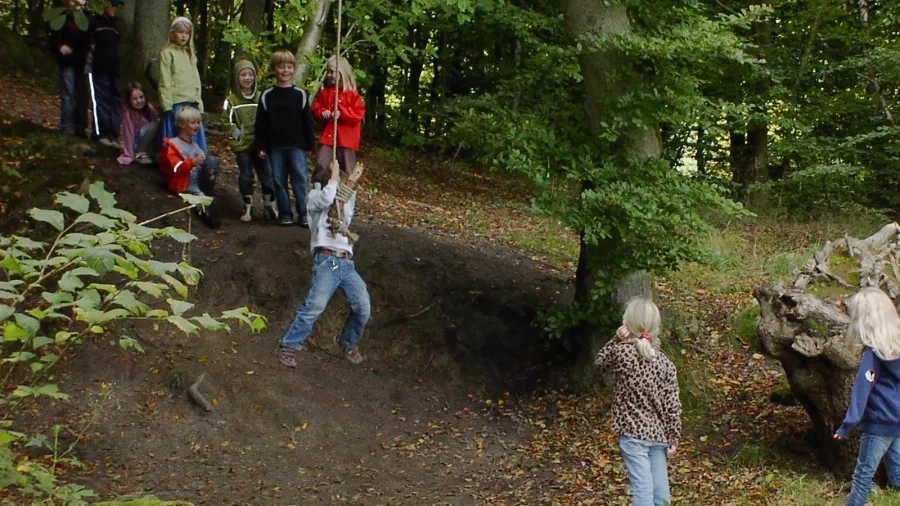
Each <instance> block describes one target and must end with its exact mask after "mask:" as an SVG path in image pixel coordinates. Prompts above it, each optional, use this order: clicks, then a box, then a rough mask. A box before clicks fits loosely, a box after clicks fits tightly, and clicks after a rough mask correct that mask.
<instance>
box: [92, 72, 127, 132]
mask: <svg viewBox="0 0 900 506" xmlns="http://www.w3.org/2000/svg"><path fill="white" fill-rule="evenodd" d="M88 84H90V86H91V99H92V100H93V102H94V131H93V132H92V134H93V136H94V137H109V138H111V139H118V138H119V129H120V128H121V126H122V92H120V91H119V76H118V75H116V74H105V73H103V74H88Z"/></svg>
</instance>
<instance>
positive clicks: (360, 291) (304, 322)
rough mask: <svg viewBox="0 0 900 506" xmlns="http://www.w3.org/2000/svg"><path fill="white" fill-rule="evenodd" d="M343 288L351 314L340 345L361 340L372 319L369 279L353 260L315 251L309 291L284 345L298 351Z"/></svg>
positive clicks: (298, 310)
mask: <svg viewBox="0 0 900 506" xmlns="http://www.w3.org/2000/svg"><path fill="white" fill-rule="evenodd" d="M338 288H340V289H341V290H343V291H344V297H345V298H346V299H347V305H349V306H350V314H348V315H347V320H346V321H344V328H343V329H342V330H341V334H340V336H339V337H338V344H339V345H340V346H341V347H342V348H344V349H351V348H354V347H356V345H357V344H358V343H359V340H360V339H362V334H363V330H364V329H365V327H366V322H367V321H369V312H370V310H371V308H370V306H369V292H368V291H367V290H366V282H365V281H363V279H362V278H361V277H360V276H359V274H358V273H357V272H356V268H355V267H354V266H353V261H352V260H350V259H346V258H338V257H335V256H331V255H323V254H321V253H316V255H315V256H313V274H312V279H311V280H310V282H309V293H307V294H306V299H305V300H304V301H303V302H302V303H301V304H300V306H298V307H297V312H296V313H294V318H293V319H292V320H291V323H290V325H288V328H287V331H286V332H285V333H284V337H283V338H281V345H282V346H285V347H287V348H293V349H295V350H299V349H301V348H302V347H303V342H304V341H306V338H308V337H309V335H310V334H311V333H312V329H313V325H314V324H315V323H316V320H317V319H318V318H319V315H321V314H322V311H324V310H325V306H327V305H328V301H329V300H331V296H332V295H334V292H335V290H337V289H338Z"/></svg>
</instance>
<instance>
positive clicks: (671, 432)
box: [594, 339, 681, 446]
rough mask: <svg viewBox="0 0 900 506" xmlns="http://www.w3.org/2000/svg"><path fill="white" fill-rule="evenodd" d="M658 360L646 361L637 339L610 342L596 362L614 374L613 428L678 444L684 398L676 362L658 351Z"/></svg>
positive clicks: (619, 431)
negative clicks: (681, 392)
mask: <svg viewBox="0 0 900 506" xmlns="http://www.w3.org/2000/svg"><path fill="white" fill-rule="evenodd" d="M657 352H658V354H657V358H656V359H655V360H644V359H643V358H641V356H640V355H639V354H638V352H637V350H636V349H635V348H634V341H633V340H627V341H624V342H618V341H616V340H615V339H613V340H612V341H610V342H609V343H607V344H606V345H605V346H604V347H603V348H601V349H600V352H599V353H597V357H596V359H595V360H594V363H595V364H596V365H597V367H598V368H600V369H601V370H604V371H608V372H612V373H613V376H614V377H615V387H614V389H613V407H612V419H613V422H612V430H613V432H614V433H616V434H619V435H622V436H629V437H633V438H635V439H641V440H644V441H655V442H660V443H668V445H669V446H676V445H677V444H678V440H679V439H681V400H680V399H679V398H678V377H677V372H676V371H675V364H673V363H672V361H671V360H669V357H667V356H665V354H663V353H662V351H660V350H657Z"/></svg>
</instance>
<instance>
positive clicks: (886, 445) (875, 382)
mask: <svg viewBox="0 0 900 506" xmlns="http://www.w3.org/2000/svg"><path fill="white" fill-rule="evenodd" d="M848 312H849V314H850V324H849V326H848V327H847V338H848V340H849V341H851V342H853V343H854V344H860V343H861V344H862V345H863V351H862V357H861V358H860V362H859V370H858V371H857V373H856V380H855V381H854V383H853V390H852V391H851V393H850V406H849V407H848V408H847V414H846V416H845V417H844V423H843V424H841V426H840V427H839V428H838V430H837V431H836V432H835V434H834V437H835V439H844V438H846V437H847V433H848V432H849V431H850V430H851V429H853V428H854V427H856V426H857V425H858V426H859V431H860V432H861V433H862V435H861V437H860V440H859V457H857V460H856V469H855V470H854V471H853V479H852V481H851V484H850V496H849V497H848V498H847V506H865V504H866V499H867V498H868V495H869V489H871V488H872V477H873V476H875V470H876V469H878V464H879V463H880V462H881V459H882V457H883V458H884V463H885V468H886V469H887V477H888V484H890V486H891V487H893V488H895V489H896V488H900V397H898V396H897V391H898V390H900V318H898V316H897V309H896V307H895V306H894V302H893V301H892V300H891V298H890V297H888V296H887V294H886V293H884V292H883V291H881V290H879V289H878V288H874V287H868V288H863V289H862V290H860V291H859V292H858V293H857V294H856V295H854V296H853V298H852V299H851V300H850V304H849V307H848Z"/></svg>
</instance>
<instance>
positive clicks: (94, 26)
mask: <svg viewBox="0 0 900 506" xmlns="http://www.w3.org/2000/svg"><path fill="white" fill-rule="evenodd" d="M90 34H91V47H90V51H89V52H88V58H87V68H88V70H89V71H90V72H93V73H95V74H115V75H119V39H120V38H121V35H120V33H119V18H117V17H114V16H108V15H106V14H99V15H97V16H94V17H92V18H91V28H90Z"/></svg>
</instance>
